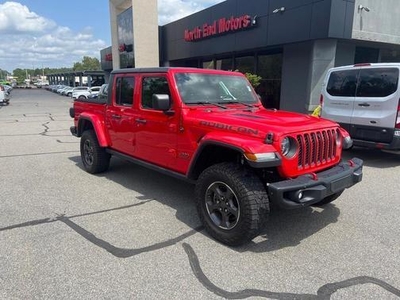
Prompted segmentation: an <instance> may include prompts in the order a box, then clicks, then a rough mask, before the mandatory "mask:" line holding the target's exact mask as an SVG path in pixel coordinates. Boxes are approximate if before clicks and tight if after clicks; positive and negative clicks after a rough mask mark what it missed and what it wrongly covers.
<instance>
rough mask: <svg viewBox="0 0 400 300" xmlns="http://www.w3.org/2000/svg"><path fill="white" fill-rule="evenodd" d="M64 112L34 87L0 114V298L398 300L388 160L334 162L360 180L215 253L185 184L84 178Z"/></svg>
mask: <svg viewBox="0 0 400 300" xmlns="http://www.w3.org/2000/svg"><path fill="white" fill-rule="evenodd" d="M71 104H72V101H71V99H70V98H67V97H63V96H58V95H56V94H54V93H51V92H48V91H46V90H41V89H38V90H14V91H13V92H12V98H11V101H10V105H9V106H0V170H1V172H0V183H1V187H0V249H1V251H0V298H1V299H224V298H228V299H245V298H250V299H399V298H400V234H399V233H400V218H399V216H400V205H399V204H400V192H399V191H400V184H399V174H400V154H393V153H384V152H380V151H374V150H366V149H361V148H354V149H353V150H351V151H348V152H345V154H344V156H345V158H351V157H354V156H355V157H359V158H361V159H363V160H364V164H365V165H364V178H363V181H362V182H361V183H360V184H358V185H356V186H354V187H353V188H352V189H349V190H346V191H345V192H344V193H343V195H342V196H341V197H340V198H339V199H338V200H337V201H335V202H333V203H332V204H330V205H327V206H326V207H325V208H324V209H322V208H307V209H303V210H294V211H278V210H273V211H272V213H271V216H270V218H269V221H268V224H267V226H266V228H265V230H264V232H263V234H262V235H261V236H260V237H257V238H256V239H254V240H253V242H252V243H250V244H248V245H246V246H243V247H239V248H229V247H226V246H224V245H221V244H219V243H217V242H215V241H214V240H212V239H211V238H210V237H208V235H207V234H206V233H205V232H204V231H203V228H202V226H201V224H200V222H199V219H198V217H197V213H196V209H195V206H194V201H193V187H192V186H191V185H188V184H187V183H184V182H181V181H179V180H177V179H174V178H170V177H167V176H165V175H162V174H159V173H156V172H153V171H149V170H147V169H144V168H142V167H138V166H136V165H133V164H131V163H127V162H125V161H123V160H119V159H115V158H113V159H112V160H111V167H110V169H109V171H108V172H106V173H104V174H101V175H90V174H88V173H86V172H85V171H84V170H83V168H82V165H81V162H80V156H79V139H78V138H75V137H73V136H71V134H70V132H69V127H70V126H71V125H72V119H71V118H70V117H69V114H68V109H69V107H70V106H71Z"/></svg>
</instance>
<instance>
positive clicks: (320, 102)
mask: <svg viewBox="0 0 400 300" xmlns="http://www.w3.org/2000/svg"><path fill="white" fill-rule="evenodd" d="M323 103H324V95H322V94H321V96H319V105H321V106H322V104H323Z"/></svg>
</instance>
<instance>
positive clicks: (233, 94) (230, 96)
mask: <svg viewBox="0 0 400 300" xmlns="http://www.w3.org/2000/svg"><path fill="white" fill-rule="evenodd" d="M175 79H176V82H177V85H178V90H179V94H180V96H181V98H182V101H183V102H184V103H186V104H197V103H219V104H224V103H227V104H228V103H234V102H238V103H249V104H250V103H251V104H256V103H257V102H258V101H257V98H256V96H255V94H254V92H253V89H252V87H251V86H250V83H249V82H248V81H247V80H246V79H245V78H244V77H241V76H232V75H220V74H201V73H178V74H176V75H175Z"/></svg>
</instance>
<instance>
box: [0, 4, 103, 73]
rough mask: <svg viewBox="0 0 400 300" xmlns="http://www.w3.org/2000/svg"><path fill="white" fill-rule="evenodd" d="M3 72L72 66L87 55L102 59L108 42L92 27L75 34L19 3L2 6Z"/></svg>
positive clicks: (0, 63)
mask: <svg viewBox="0 0 400 300" xmlns="http://www.w3.org/2000/svg"><path fill="white" fill-rule="evenodd" d="M0 35H1V36H2V39H1V40H2V42H1V43H0V56H1V58H2V59H1V61H0V69H3V70H8V71H10V72H11V71H12V70H14V69H16V68H21V69H25V68H27V69H32V68H41V67H42V66H43V67H50V68H61V67H72V66H73V64H74V63H75V62H80V61H81V60H82V57H83V56H90V57H97V58H100V50H101V49H103V48H105V47H107V44H106V42H105V41H103V40H101V39H96V38H95V37H94V36H93V33H92V29H91V28H90V27H85V28H82V30H81V31H80V32H74V31H72V30H71V29H70V28H68V27H63V26H59V25H57V24H56V22H54V21H53V20H49V19H46V18H44V17H42V16H39V15H38V14H36V13H35V12H32V11H30V10H29V8H28V7H27V6H25V5H22V4H20V3H17V2H5V3H4V4H0Z"/></svg>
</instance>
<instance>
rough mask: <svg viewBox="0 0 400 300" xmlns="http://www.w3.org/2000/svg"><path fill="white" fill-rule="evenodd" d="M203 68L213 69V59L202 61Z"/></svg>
mask: <svg viewBox="0 0 400 300" xmlns="http://www.w3.org/2000/svg"><path fill="white" fill-rule="evenodd" d="M203 69H214V61H212V60H208V61H203Z"/></svg>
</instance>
